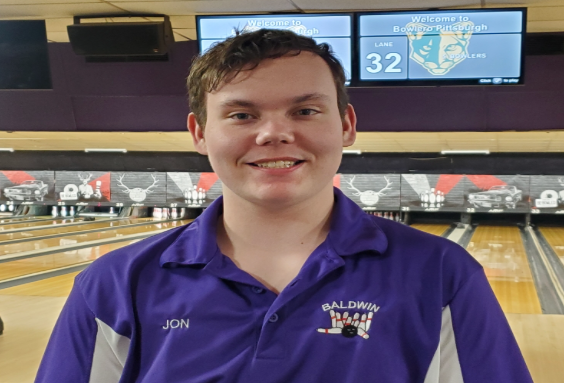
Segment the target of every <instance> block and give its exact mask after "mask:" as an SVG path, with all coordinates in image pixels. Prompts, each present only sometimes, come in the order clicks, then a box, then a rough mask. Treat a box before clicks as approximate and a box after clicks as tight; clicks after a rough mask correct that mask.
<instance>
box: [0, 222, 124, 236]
mask: <svg viewBox="0 0 564 383" xmlns="http://www.w3.org/2000/svg"><path fill="white" fill-rule="evenodd" d="M122 219H127V218H109V219H101V220H99V221H98V222H109V221H120V220H122ZM90 222H95V221H79V222H69V223H61V224H58V225H45V226H33V227H23V228H22V227H19V228H15V229H9V230H0V234H10V233H18V232H21V231H35V230H44V229H58V228H60V227H68V226H76V225H87V224H88V223H90Z"/></svg>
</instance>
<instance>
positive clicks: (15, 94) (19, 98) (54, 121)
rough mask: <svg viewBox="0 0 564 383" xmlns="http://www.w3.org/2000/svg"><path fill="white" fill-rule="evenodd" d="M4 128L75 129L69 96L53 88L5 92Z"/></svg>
mask: <svg viewBox="0 0 564 383" xmlns="http://www.w3.org/2000/svg"><path fill="white" fill-rule="evenodd" d="M0 116H2V118H0V130H7V131H11V130H14V131H15V130H27V131H69V130H71V131H72V130H75V123H74V118H73V109H72V105H71V100H70V98H69V97H68V96H66V95H64V94H61V93H58V92H55V91H50V90H44V91H27V90H18V91H1V92H0Z"/></svg>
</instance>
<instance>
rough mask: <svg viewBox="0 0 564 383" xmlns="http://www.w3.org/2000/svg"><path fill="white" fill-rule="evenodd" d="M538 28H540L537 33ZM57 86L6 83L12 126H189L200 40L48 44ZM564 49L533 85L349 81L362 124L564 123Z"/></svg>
mask: <svg viewBox="0 0 564 383" xmlns="http://www.w3.org/2000/svg"><path fill="white" fill-rule="evenodd" d="M530 35H539V34H530ZM48 47H49V57H50V68H51V74H52V83H53V89H52V90H48V91H45V90H38V91H34V90H26V91H0V115H1V116H2V118H1V119H0V130H4V131H74V132H83V131H104V132H109V131H131V132H147V131H185V130H186V115H187V114H188V112H189V108H188V103H187V101H186V89H185V78H186V76H187V74H188V72H189V68H190V64H191V62H192V59H193V57H194V56H195V55H196V54H197V53H198V47H197V41H183V42H177V43H174V44H173V45H172V46H171V49H170V54H169V60H168V61H163V62H160V61H159V62H113V63H108V62H105V63H104V62H86V61H85V58H84V57H82V56H78V55H76V54H74V52H73V50H72V48H71V46H70V44H68V43H50V44H48ZM563 67H564V55H561V54H560V55H558V54H556V55H535V56H530V55H529V56H526V57H525V63H524V68H525V85H524V86H501V87H495V86H490V87H483V86H466V87H460V86H457V87H395V88H393V87H369V88H350V89H349V94H350V97H351V103H352V104H353V105H354V106H355V110H356V112H357V115H358V121H359V125H358V129H359V130H360V131H366V132H369V131H386V132H393V131H404V132H405V131H427V132H430V131H459V132H463V131H506V130H515V131H532V130H551V129H562V128H563V124H564V123H563V121H564V108H562V104H563V103H564V71H562V68H563Z"/></svg>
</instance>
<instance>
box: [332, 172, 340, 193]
mask: <svg viewBox="0 0 564 383" xmlns="http://www.w3.org/2000/svg"><path fill="white" fill-rule="evenodd" d="M333 186H334V187H336V188H339V189H340V188H341V175H340V174H335V177H333Z"/></svg>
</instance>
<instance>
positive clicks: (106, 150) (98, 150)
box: [84, 148, 127, 153]
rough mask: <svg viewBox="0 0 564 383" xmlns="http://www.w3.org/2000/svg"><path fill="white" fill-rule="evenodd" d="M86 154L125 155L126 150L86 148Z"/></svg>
mask: <svg viewBox="0 0 564 383" xmlns="http://www.w3.org/2000/svg"><path fill="white" fill-rule="evenodd" d="M84 151H85V152H86V153H127V149H96V148H86V149H84Z"/></svg>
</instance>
